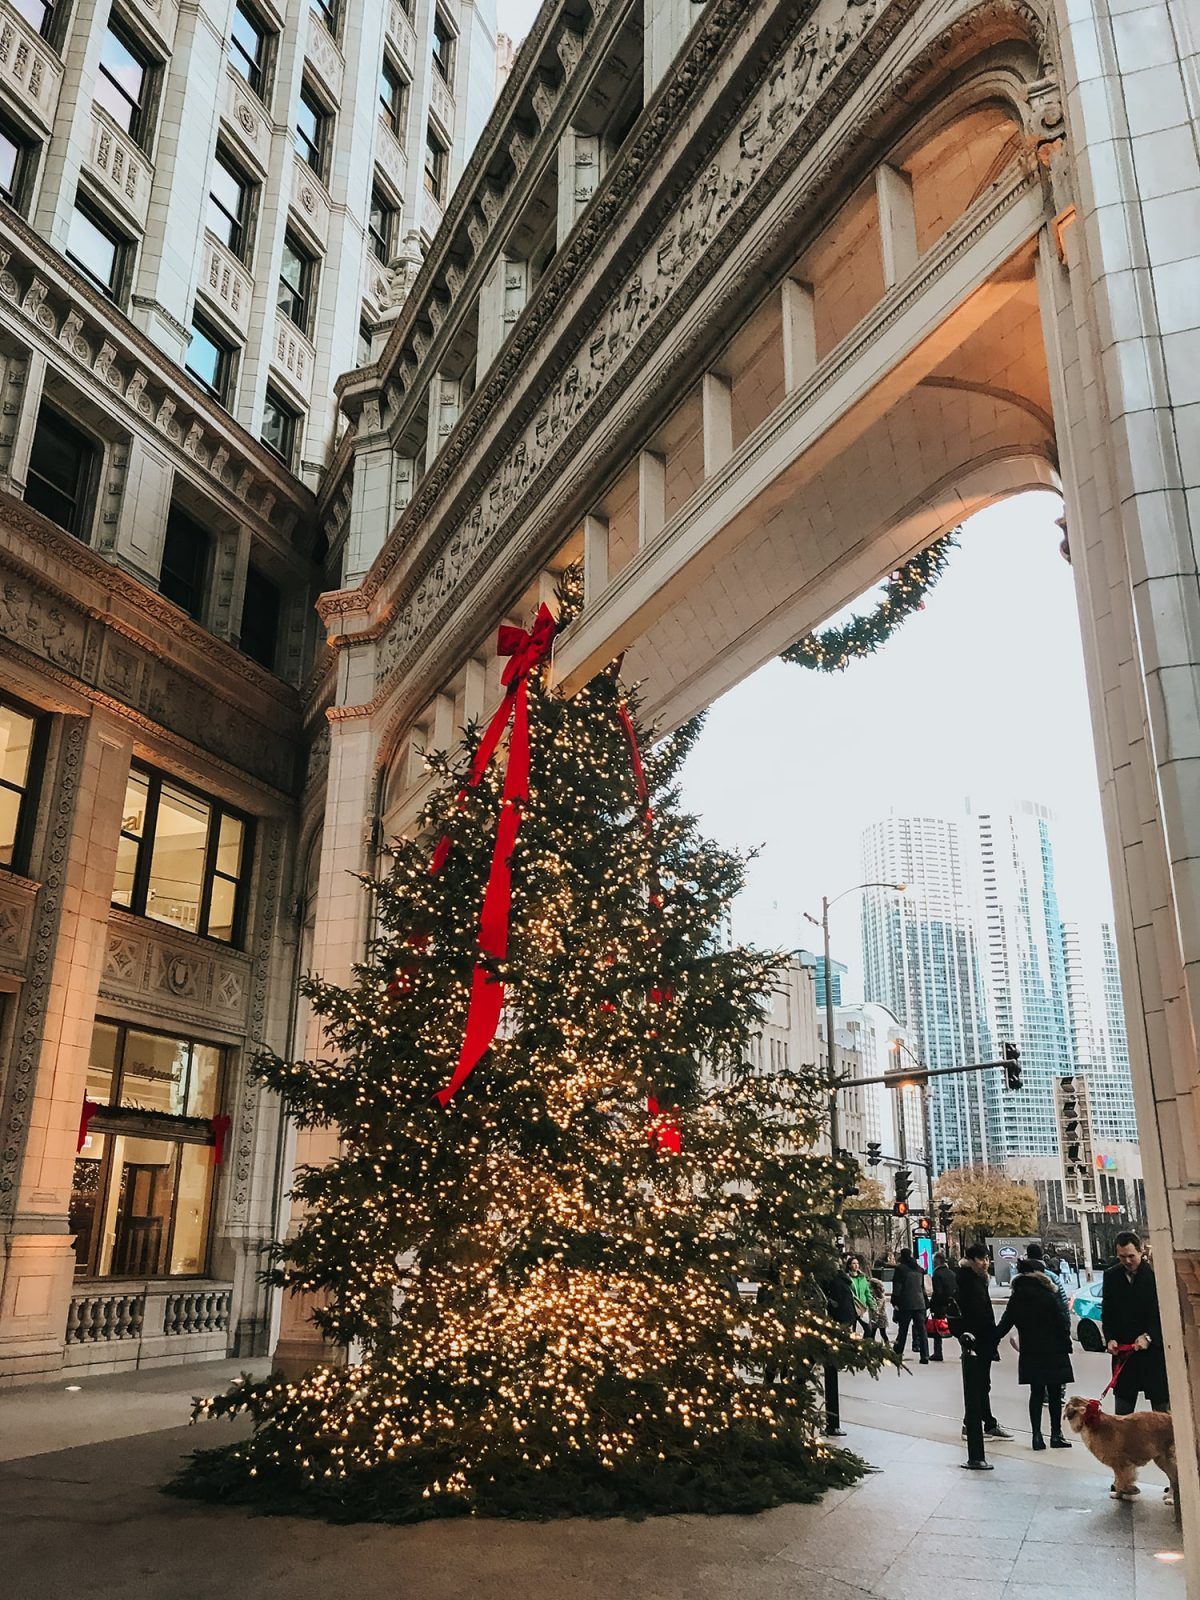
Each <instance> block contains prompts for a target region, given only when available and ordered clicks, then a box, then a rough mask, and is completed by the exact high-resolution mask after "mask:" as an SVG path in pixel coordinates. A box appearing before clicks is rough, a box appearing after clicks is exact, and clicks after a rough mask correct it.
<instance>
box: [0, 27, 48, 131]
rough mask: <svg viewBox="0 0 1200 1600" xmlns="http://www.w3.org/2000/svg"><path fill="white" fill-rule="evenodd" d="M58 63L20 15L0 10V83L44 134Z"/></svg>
mask: <svg viewBox="0 0 1200 1600" xmlns="http://www.w3.org/2000/svg"><path fill="white" fill-rule="evenodd" d="M62 75H63V67H62V62H61V61H60V60H59V58H58V56H57V55H56V54H55V52H54V51H53V50H51V48H50V46H49V45H48V44H47V43H46V41H45V40H44V39H43V38H41V36H40V35H39V34H37V33H35V32H34V30H33V29H32V28H31V27H30V26H29V24H28V23H27V22H26V21H25V19H24V17H21V16H18V14H17V13H16V12H15V11H14V10H12V8H11V7H9V6H7V5H6V6H4V7H3V8H2V12H0V82H3V84H4V87H5V88H6V89H7V90H8V92H9V93H10V94H11V95H13V96H14V98H15V99H16V100H17V102H18V104H20V105H21V106H22V107H23V108H24V109H25V110H26V111H27V112H28V113H29V114H30V116H31V117H32V118H33V120H34V121H35V122H36V123H38V124H39V125H40V126H41V127H43V128H44V129H45V130H46V132H47V133H49V131H50V129H51V128H52V127H53V124H54V114H55V112H56V111H57V109H58V92H59V89H60V88H61V86H62Z"/></svg>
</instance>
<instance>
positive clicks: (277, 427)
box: [256, 389, 299, 659]
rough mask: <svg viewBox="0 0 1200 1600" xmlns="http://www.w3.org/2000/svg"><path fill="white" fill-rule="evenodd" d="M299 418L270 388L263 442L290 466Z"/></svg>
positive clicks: (265, 407)
mask: <svg viewBox="0 0 1200 1600" xmlns="http://www.w3.org/2000/svg"><path fill="white" fill-rule="evenodd" d="M298 420H299V419H298V417H297V415H296V413H295V412H294V411H293V410H292V408H291V407H290V406H288V405H285V404H284V403H283V401H282V400H281V399H280V398H279V396H278V395H277V394H276V393H275V391H274V389H268V390H267V396H266V402H265V404H264V405H263V424H262V434H261V438H262V442H263V443H264V444H265V445H266V447H267V449H268V450H274V452H275V454H276V455H277V456H278V457H279V458H280V460H281V461H284V462H286V463H287V465H288V466H289V467H290V466H291V464H292V457H293V455H294V454H295V450H296V432H297V422H298ZM256 659H257V658H256Z"/></svg>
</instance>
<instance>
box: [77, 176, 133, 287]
mask: <svg viewBox="0 0 1200 1600" xmlns="http://www.w3.org/2000/svg"><path fill="white" fill-rule="evenodd" d="M130 249H131V246H130V243H129V240H128V239H127V238H125V236H124V235H123V234H121V233H119V232H118V230H117V229H116V228H114V227H113V225H112V223H111V222H109V221H108V220H107V218H105V217H103V216H101V214H100V212H98V211H97V210H96V209H95V208H94V207H93V206H90V205H89V204H88V203H87V201H86V200H84V199H82V198H79V197H77V198H76V200H75V209H74V211H72V213H71V226H70V229H69V231H68V233H67V260H68V261H70V262H71V263H72V264H73V265H74V266H77V267H78V268H79V270H80V272H82V273H83V275H84V277H85V278H88V279H89V280H90V281H91V282H92V283H94V284H95V285H96V288H97V289H99V290H100V291H101V293H103V294H106V295H107V296H108V297H109V299H110V300H116V299H119V298H120V294H121V289H122V286H123V283H124V279H125V268H126V264H127V262H128V260H129V252H130Z"/></svg>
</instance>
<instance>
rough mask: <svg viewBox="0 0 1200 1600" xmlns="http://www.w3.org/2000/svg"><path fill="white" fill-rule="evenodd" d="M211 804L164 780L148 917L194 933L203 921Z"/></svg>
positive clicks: (157, 818)
mask: <svg viewBox="0 0 1200 1600" xmlns="http://www.w3.org/2000/svg"><path fill="white" fill-rule="evenodd" d="M211 815H212V812H211V808H210V807H209V805H208V802H207V801H205V800H201V799H200V797H199V796H198V795H193V794H188V793H187V791H186V790H183V789H178V788H176V787H175V786H174V785H173V784H169V783H164V784H163V785H162V792H161V794H160V795H159V801H158V816H157V817H156V819H155V826H154V851H153V854H152V855H151V858H150V879H149V884H148V886H147V890H146V915H147V916H149V917H155V918H156V919H157V920H158V921H159V922H171V923H174V925H175V926H176V927H177V928H186V929H187V930H188V932H189V933H195V932H196V931H197V929H198V928H199V925H200V894H201V890H202V888H203V885H204V855H205V850H206V847H207V843H208V825H209V819H210V817H211Z"/></svg>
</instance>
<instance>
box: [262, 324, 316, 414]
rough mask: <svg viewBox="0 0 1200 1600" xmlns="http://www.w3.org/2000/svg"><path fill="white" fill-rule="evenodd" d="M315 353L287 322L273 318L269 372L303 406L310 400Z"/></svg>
mask: <svg viewBox="0 0 1200 1600" xmlns="http://www.w3.org/2000/svg"><path fill="white" fill-rule="evenodd" d="M316 359H317V352H316V350H315V348H314V346H313V343H312V341H311V340H310V339H306V338H305V337H304V335H303V334H302V333H301V332H300V329H299V328H298V327H297V326H296V324H295V323H294V322H292V321H291V320H290V318H288V317H285V316H284V315H283V314H282V313H279V314H278V315H277V316H276V318H275V337H274V339H273V340H272V342H271V370H272V372H273V373H274V374H275V375H276V377H278V378H280V379H282V381H283V384H284V386H285V387H286V388H287V389H288V390H290V391H291V393H292V394H293V395H294V396H295V397H296V398H297V399H298V400H300V401H302V402H303V404H304V405H307V404H308V403H309V401H310V400H311V399H312V385H313V367H314V365H315V364H316Z"/></svg>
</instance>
